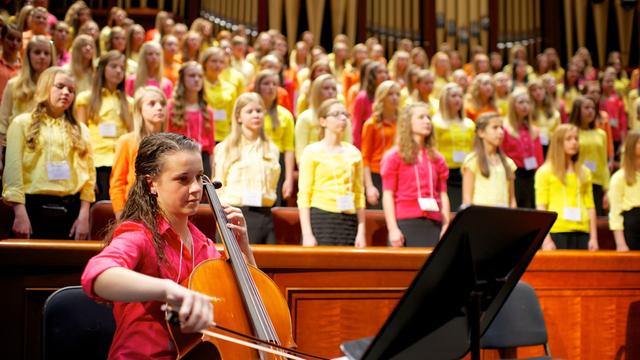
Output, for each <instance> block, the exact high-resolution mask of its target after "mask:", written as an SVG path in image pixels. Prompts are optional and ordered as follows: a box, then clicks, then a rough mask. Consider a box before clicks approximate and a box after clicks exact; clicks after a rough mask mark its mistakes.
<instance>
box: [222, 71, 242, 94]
mask: <svg viewBox="0 0 640 360" xmlns="http://www.w3.org/2000/svg"><path fill="white" fill-rule="evenodd" d="M220 80H224V81H226V82H228V83H231V84H233V86H235V87H236V92H237V93H238V94H242V93H243V92H244V86H245V85H244V83H245V78H244V75H243V74H242V73H241V72H240V71H238V70H236V69H234V68H232V67H227V68H225V69H224V70H222V72H220Z"/></svg>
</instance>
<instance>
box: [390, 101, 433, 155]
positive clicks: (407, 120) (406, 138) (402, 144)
mask: <svg viewBox="0 0 640 360" xmlns="http://www.w3.org/2000/svg"><path fill="white" fill-rule="evenodd" d="M418 108H424V109H426V110H427V116H429V107H428V106H427V104H425V103H423V102H415V103H411V104H409V105H407V106H405V108H404V109H403V110H402V112H400V116H399V117H398V127H397V130H396V146H397V147H398V153H399V154H400V157H401V158H402V161H404V162H405V163H407V164H415V162H416V160H417V158H418V152H419V151H420V146H419V145H422V146H424V147H425V148H426V149H427V150H428V154H429V157H430V158H432V159H433V157H434V156H435V149H434V147H435V142H436V134H435V131H433V127H432V128H431V134H429V136H427V137H425V139H424V143H423V144H417V143H416V142H415V141H414V139H413V130H412V126H411V118H412V117H413V112H414V110H415V109H418ZM429 119H431V117H430V116H429Z"/></svg>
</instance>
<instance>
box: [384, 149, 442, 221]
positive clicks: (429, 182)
mask: <svg viewBox="0 0 640 360" xmlns="http://www.w3.org/2000/svg"><path fill="white" fill-rule="evenodd" d="M434 153H435V158H434V159H431V158H429V156H428V155H427V151H426V150H423V151H422V161H420V160H418V161H416V163H415V164H407V163H406V162H404V161H403V160H402V158H401V157H400V153H399V152H398V148H397V147H393V148H392V149H391V150H389V151H387V153H386V154H384V157H383V158H382V163H381V166H382V168H381V171H380V174H381V176H382V190H390V191H393V198H394V203H395V208H396V209H395V210H396V219H416V218H421V217H426V218H428V219H432V220H434V221H438V222H442V213H441V212H435V211H422V209H420V205H419V203H418V197H423V198H426V197H431V198H435V200H436V202H437V203H438V207H440V208H442V203H441V200H440V194H441V193H443V192H447V179H448V178H449V168H448V167H447V162H446V161H445V160H444V156H442V154H440V153H439V152H437V151H435V150H434ZM416 172H417V175H416ZM418 189H419V191H418Z"/></svg>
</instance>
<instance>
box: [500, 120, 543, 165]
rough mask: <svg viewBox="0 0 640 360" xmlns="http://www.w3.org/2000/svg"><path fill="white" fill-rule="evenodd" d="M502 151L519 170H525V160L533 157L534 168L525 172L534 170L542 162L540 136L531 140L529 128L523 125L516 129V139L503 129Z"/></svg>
mask: <svg viewBox="0 0 640 360" xmlns="http://www.w3.org/2000/svg"><path fill="white" fill-rule="evenodd" d="M502 151H504V153H505V154H506V155H507V156H508V157H510V158H511V159H512V160H513V162H515V163H516V165H517V166H518V168H519V169H526V166H525V159H527V158H532V157H533V158H535V160H536V163H535V166H534V167H532V168H531V169H527V170H535V169H537V168H539V167H540V166H541V165H542V163H543V162H544V155H543V152H542V144H541V143H540V136H536V138H535V139H533V138H532V137H531V133H529V127H528V126H527V125H525V124H522V125H521V126H520V128H518V137H515V136H513V134H511V133H510V132H509V130H508V129H507V128H505V129H504V140H503V141H502Z"/></svg>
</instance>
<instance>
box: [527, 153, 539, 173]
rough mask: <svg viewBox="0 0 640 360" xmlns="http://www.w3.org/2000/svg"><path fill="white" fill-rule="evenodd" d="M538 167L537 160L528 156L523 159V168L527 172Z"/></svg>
mask: <svg viewBox="0 0 640 360" xmlns="http://www.w3.org/2000/svg"><path fill="white" fill-rule="evenodd" d="M537 167H538V160H536V157H535V156H529V157H526V158H524V168H525V169H527V170H533V169H535V168H537Z"/></svg>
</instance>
